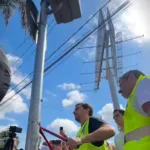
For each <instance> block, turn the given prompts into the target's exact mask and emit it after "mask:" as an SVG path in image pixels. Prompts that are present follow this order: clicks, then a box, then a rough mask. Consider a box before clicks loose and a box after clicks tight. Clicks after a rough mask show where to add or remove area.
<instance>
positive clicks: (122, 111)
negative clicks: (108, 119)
mask: <svg viewBox="0 0 150 150" xmlns="http://www.w3.org/2000/svg"><path fill="white" fill-rule="evenodd" d="M115 112H119V113H120V114H121V115H122V116H124V113H125V111H124V110H123V109H115V110H114V112H113V113H115Z"/></svg>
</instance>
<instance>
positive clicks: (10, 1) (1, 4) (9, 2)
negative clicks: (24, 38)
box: [0, 0, 27, 29]
mask: <svg viewBox="0 0 150 150" xmlns="http://www.w3.org/2000/svg"><path fill="white" fill-rule="evenodd" d="M17 8H19V11H20V14H21V24H22V27H23V28H25V29H26V28H27V17H26V3H25V0H0V9H1V10H2V15H3V16H4V20H5V23H6V26H7V25H8V23H9V20H10V18H11V17H12V15H13V11H14V10H15V9H17Z"/></svg>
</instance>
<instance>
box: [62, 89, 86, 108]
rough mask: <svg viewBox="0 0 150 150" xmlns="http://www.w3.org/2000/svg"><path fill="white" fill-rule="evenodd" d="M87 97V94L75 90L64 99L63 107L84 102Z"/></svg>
mask: <svg viewBox="0 0 150 150" xmlns="http://www.w3.org/2000/svg"><path fill="white" fill-rule="evenodd" d="M85 99H86V95H85V94H83V93H81V92H79V91H77V90H75V91H71V92H69V93H68V94H67V98H66V99H63V101H62V104H63V107H68V106H71V105H74V104H76V103H80V102H83V101H84V100H85Z"/></svg>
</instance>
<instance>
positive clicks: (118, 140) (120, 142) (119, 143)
mask: <svg viewBox="0 0 150 150" xmlns="http://www.w3.org/2000/svg"><path fill="white" fill-rule="evenodd" d="M123 146H124V133H123V132H122V131H120V132H119V133H118V134H117V135H116V136H115V147H116V149H115V150H123Z"/></svg>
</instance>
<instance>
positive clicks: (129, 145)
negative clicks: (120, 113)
mask: <svg viewBox="0 0 150 150" xmlns="http://www.w3.org/2000/svg"><path fill="white" fill-rule="evenodd" d="M119 86H120V90H119V93H121V94H122V96H123V97H124V98H126V99H128V102H127V106H126V110H125V114H124V135H125V145H124V150H150V77H147V76H145V75H144V74H143V73H142V72H141V71H139V70H131V71H128V72H127V73H125V74H124V75H123V76H122V77H121V78H120V80H119Z"/></svg>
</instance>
